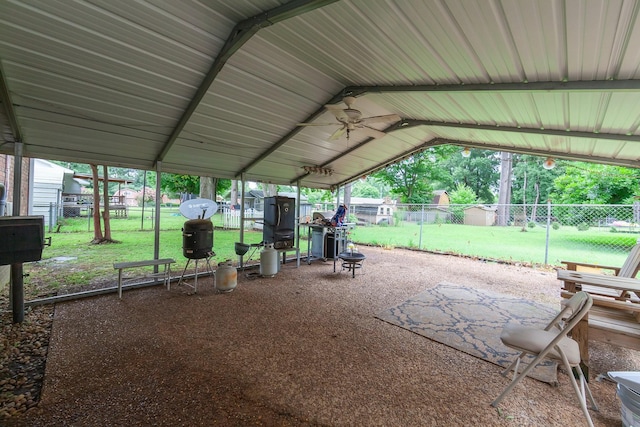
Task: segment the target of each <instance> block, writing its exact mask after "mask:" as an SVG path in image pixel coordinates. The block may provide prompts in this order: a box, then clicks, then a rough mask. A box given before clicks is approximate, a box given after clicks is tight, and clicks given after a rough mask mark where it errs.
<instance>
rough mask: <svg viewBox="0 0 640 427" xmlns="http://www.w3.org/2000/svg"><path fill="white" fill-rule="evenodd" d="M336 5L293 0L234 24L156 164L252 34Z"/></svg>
mask: <svg viewBox="0 0 640 427" xmlns="http://www.w3.org/2000/svg"><path fill="white" fill-rule="evenodd" d="M336 1H338V0H293V1H290V2H289V3H286V4H283V5H281V6H278V7H275V8H273V9H271V10H268V11H267V12H264V13H260V14H258V15H256V16H253V17H251V18H248V19H245V20H244V21H242V22H239V23H238V24H236V26H235V27H233V30H231V34H230V35H229V37H228V38H227V41H226V42H225V44H224V46H223V47H222V50H221V51H220V54H219V55H218V56H217V57H216V59H215V60H214V61H213V65H212V66H211V68H210V69H209V71H208V72H207V75H206V76H205V78H204V80H203V81H202V83H201V84H200V87H198V90H196V93H195V94H194V95H193V98H191V101H190V102H189V105H188V106H187V108H186V109H185V111H184V113H183V114H182V117H180V120H178V124H177V125H176V126H175V128H174V129H173V131H172V132H171V135H169V139H168V140H167V142H165V144H164V147H163V148H162V151H161V152H160V154H158V156H157V157H156V162H161V161H163V160H164V158H165V156H166V155H167V153H168V152H169V150H171V147H173V144H174V143H175V142H176V139H178V136H179V135H180V133H181V132H182V129H184V127H185V126H186V124H187V122H188V121H189V119H190V118H191V116H192V115H193V113H194V112H195V110H196V108H197V107H198V105H200V102H201V101H202V98H204V96H205V95H206V93H207V91H208V90H209V87H211V85H212V84H213V81H214V80H215V79H216V77H217V76H218V74H219V73H220V71H221V70H222V68H223V67H224V66H225V64H226V63H227V61H228V60H229V59H230V58H231V56H233V54H234V53H236V52H237V51H238V49H240V48H241V47H242V46H243V45H244V44H245V43H246V42H247V41H248V40H249V39H250V38H251V37H253V35H254V34H256V33H257V32H258V31H259V30H261V29H262V28H265V27H268V26H271V25H273V24H276V23H278V22H281V21H284V20H286V19H290V18H293V17H296V16H299V15H302V14H304V13H307V12H310V11H312V10H315V9H318V8H321V7H324V6H327V5H329V4H331V3H335V2H336Z"/></svg>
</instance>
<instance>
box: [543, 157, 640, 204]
mask: <svg viewBox="0 0 640 427" xmlns="http://www.w3.org/2000/svg"><path fill="white" fill-rule="evenodd" d="M639 183H640V169H630V168H625V167H621V166H608V165H599V164H593V163H583V162H573V163H570V164H567V166H566V168H565V170H564V174H562V175H559V176H558V177H556V178H555V180H554V189H553V191H552V192H551V195H550V197H551V200H552V201H553V203H556V204H613V205H615V204H631V203H633V201H634V196H637V195H639V194H640V187H639Z"/></svg>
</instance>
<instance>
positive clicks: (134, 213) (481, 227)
mask: <svg viewBox="0 0 640 427" xmlns="http://www.w3.org/2000/svg"><path fill="white" fill-rule="evenodd" d="M314 207H315V211H321V212H324V213H331V212H334V211H335V209H336V205H335V204H323V205H316V206H314ZM36 210H38V212H35V211H36ZM91 212H92V210H91V209H89V208H86V207H83V206H79V207H76V208H74V209H73V210H68V206H58V205H55V204H51V205H49V206H40V207H38V209H35V208H34V214H36V215H44V216H45V224H46V225H48V231H49V232H54V231H60V230H61V229H62V231H92V230H93V222H92V218H91ZM155 215H156V212H155V207H138V206H129V207H126V208H125V209H120V208H119V209H118V211H117V212H115V211H114V212H112V213H111V218H112V221H111V227H112V230H114V231H118V230H153V228H154V226H155ZM218 216H219V218H218ZM212 220H213V221H214V225H216V227H220V228H224V229H228V228H229V227H228V226H224V225H223V216H222V212H221V213H220V215H215V216H214V217H213V218H212ZM184 221H185V219H184V217H182V215H180V213H179V209H178V207H177V206H164V207H162V209H161V217H160V227H161V229H163V230H180V228H181V227H182V225H183V224H184ZM218 222H219V224H218ZM348 222H352V223H355V224H356V227H355V228H354V229H353V230H351V231H350V236H349V239H350V240H353V241H354V242H356V243H360V244H365V245H376V246H382V247H386V248H393V247H405V248H411V249H420V250H427V251H433V252H442V253H451V254H457V255H464V256H471V257H477V258H481V259H487V260H498V261H507V262H515V263H525V264H544V265H561V264H562V261H565V260H567V261H577V262H588V263H594V264H605V265H613V266H620V265H622V263H623V262H624V260H625V258H626V255H627V253H628V252H629V250H630V248H631V247H632V246H633V245H634V244H636V242H637V241H638V239H639V238H640V203H635V204H633V205H554V204H551V203H547V204H527V205H523V204H520V205H517V204H512V205H477V204H475V205H452V204H448V205H447V204H444V205H427V204H424V205H413V204H393V203H388V204H381V205H351V206H349V217H348ZM230 231H231V232H234V230H230ZM303 234H304V233H303ZM301 237H302V238H305V236H301Z"/></svg>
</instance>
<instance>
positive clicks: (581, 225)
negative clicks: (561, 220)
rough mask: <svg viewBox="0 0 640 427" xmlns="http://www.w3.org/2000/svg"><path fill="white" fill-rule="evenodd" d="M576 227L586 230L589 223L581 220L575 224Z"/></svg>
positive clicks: (579, 229)
mask: <svg viewBox="0 0 640 427" xmlns="http://www.w3.org/2000/svg"><path fill="white" fill-rule="evenodd" d="M576 228H577V229H578V231H587V230H589V224H587V223H586V222H581V223H580V224H578V225H577V226H576Z"/></svg>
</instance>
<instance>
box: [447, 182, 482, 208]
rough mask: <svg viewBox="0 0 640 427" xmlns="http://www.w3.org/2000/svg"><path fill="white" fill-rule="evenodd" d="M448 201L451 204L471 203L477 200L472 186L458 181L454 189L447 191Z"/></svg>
mask: <svg viewBox="0 0 640 427" xmlns="http://www.w3.org/2000/svg"><path fill="white" fill-rule="evenodd" d="M449 201H450V202H451V204H452V205H472V204H475V203H477V202H478V196H477V195H476V193H475V191H473V188H471V187H469V186H468V185H467V184H464V183H460V184H458V186H457V187H456V188H455V190H453V191H452V192H451V193H449Z"/></svg>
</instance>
